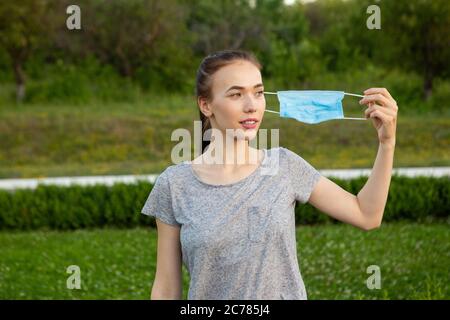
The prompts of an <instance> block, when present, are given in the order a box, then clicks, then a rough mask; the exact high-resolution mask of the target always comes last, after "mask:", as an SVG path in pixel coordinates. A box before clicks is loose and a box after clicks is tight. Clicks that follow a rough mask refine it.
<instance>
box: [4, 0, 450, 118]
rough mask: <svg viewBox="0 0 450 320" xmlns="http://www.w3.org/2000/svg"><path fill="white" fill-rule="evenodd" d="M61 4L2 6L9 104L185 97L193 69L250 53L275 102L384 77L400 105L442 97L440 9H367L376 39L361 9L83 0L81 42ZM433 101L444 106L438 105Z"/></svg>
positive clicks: (427, 1)
mask: <svg viewBox="0 0 450 320" xmlns="http://www.w3.org/2000/svg"><path fill="white" fill-rule="evenodd" d="M70 4H72V3H71V1H70V0H61V1H56V2H54V1H48V0H33V1H31V0H24V1H20V2H13V1H7V2H5V1H4V2H1V4H0V39H1V40H0V82H1V83H3V85H4V86H6V87H8V89H7V90H6V89H5V90H6V91H7V92H6V93H3V97H5V95H6V96H7V101H12V98H13V97H14V94H16V95H17V92H18V88H17V86H16V90H14V88H12V87H10V86H8V83H11V81H12V79H15V82H16V83H17V84H19V83H22V84H23V85H24V84H25V83H26V82H27V83H28V84H29V87H30V88H29V89H30V90H29V92H28V97H26V101H28V102H44V101H55V100H58V101H59V100H64V99H66V100H67V101H72V102H86V101H91V100H92V99H105V100H115V99H122V98H123V99H132V98H133V97H136V94H139V92H141V91H144V92H158V93H160V92H167V93H178V94H192V93H193V92H194V85H195V83H194V81H195V70H196V68H197V67H198V64H199V63H200V61H201V59H202V58H203V57H204V56H205V55H207V54H209V53H211V52H213V51H216V50H222V49H245V50H251V51H252V52H254V53H255V54H256V56H257V57H258V58H259V59H260V61H261V62H262V64H263V71H262V73H263V77H264V78H265V79H266V81H267V82H268V83H270V84H271V85H273V87H274V88H273V90H276V89H278V88H311V87H312V86H316V87H323V86H327V85H328V83H327V82H326V81H325V78H326V77H329V76H332V75H333V74H335V75H336V76H335V77H336V78H337V75H342V74H348V75H349V76H351V75H352V74H353V72H357V71H361V72H366V73H371V72H379V71H378V70H380V69H381V70H385V71H387V72H388V74H385V76H387V77H388V78H389V77H390V78H392V80H391V82H392V83H394V87H395V90H396V97H398V98H399V99H400V101H405V100H407V101H410V99H411V97H413V99H414V101H415V102H414V104H415V105H416V106H419V105H420V101H423V99H424V98H427V100H429V101H428V102H430V103H432V104H431V105H432V108H435V107H436V105H440V104H441V102H442V101H445V98H447V97H448V91H447V90H446V89H448V87H449V82H448V81H449V80H448V76H449V65H448V61H449V60H450V59H449V58H450V48H449V43H450V41H449V36H450V33H449V32H448V30H449V29H450V13H449V12H450V2H448V1H446V0H433V1H431V0H414V1H408V0H399V1H383V2H381V1H380V2H376V5H379V6H380V8H381V29H380V30H369V29H368V28H367V26H366V20H367V18H368V17H369V14H368V13H367V12H366V10H367V7H368V6H369V5H372V4H373V3H372V1H369V0H363V1H356V0H350V1H343V0H319V1H313V2H307V3H303V2H299V1H298V2H296V3H294V4H292V5H285V4H284V2H283V1H282V0H253V1H249V0H234V1H231V0H219V1H212V0H169V1H162V0H134V1H125V0H114V1H105V0H80V1H78V2H77V4H78V5H79V6H80V8H81V25H82V28H81V30H68V29H67V28H66V25H65V22H66V19H67V17H68V14H66V8H67V7H68V6H69V5H70ZM103 69H104V70H103ZM391 72H392V74H391ZM322 77H323V78H322ZM394 78H395V79H394ZM408 79H411V80H412V83H411V84H410V83H409V82H410V81H409V80H408ZM26 80H27V81H26ZM367 80H370V79H367ZM383 80H384V78H383ZM405 80H407V81H406V82H405ZM36 82H37V83H36ZM395 83H396V84H395ZM388 84H390V83H387V84H386V83H385V82H382V83H381V85H383V86H385V87H388ZM437 84H439V86H440V87H439V88H436V85H437ZM372 85H373V83H371V82H370V81H367V82H363V83H361V86H362V87H363V88H367V87H370V86H372ZM99 87H100V88H99ZM443 88H444V91H445V92H442V89H443ZM334 89H335V90H345V91H349V90H348V88H347V87H343V86H338V85H336V86H335V87H334ZM435 89H436V90H435ZM416 90H418V91H419V92H415V91H416ZM118 91H130V92H131V93H126V94H122V93H119V94H118ZM413 91H414V92H413ZM435 91H438V92H439V93H438V94H439V95H441V97H442V96H443V97H444V98H437V99H435V98H434V92H435ZM0 94H2V92H1V91H0ZM0 98H1V96H0ZM8 99H9V100H8ZM1 101H2V99H0V102H1ZM443 108H444V107H441V108H440V109H443Z"/></svg>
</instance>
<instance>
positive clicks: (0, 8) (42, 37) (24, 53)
mask: <svg viewBox="0 0 450 320" xmlns="http://www.w3.org/2000/svg"><path fill="white" fill-rule="evenodd" d="M48 8H49V6H48V1H47V0H22V1H20V2H16V1H3V2H2V4H1V5H0V46H1V47H2V48H3V49H4V50H5V51H6V52H7V54H8V55H9V58H10V61H11V64H12V68H13V70H14V77H15V81H16V99H17V101H18V102H21V101H22V100H23V99H24V97H25V84H26V73H25V63H26V61H27V59H28V58H29V57H30V55H31V54H32V53H33V50H36V49H37V48H39V47H40V46H42V45H43V44H45V43H46V41H48V39H49V36H48V34H49V32H51V28H50V23H48V15H47V14H46V13H47V10H48Z"/></svg>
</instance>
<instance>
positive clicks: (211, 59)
mask: <svg viewBox="0 0 450 320" xmlns="http://www.w3.org/2000/svg"><path fill="white" fill-rule="evenodd" d="M236 60H245V61H249V62H251V63H253V64H254V65H255V66H256V67H257V68H258V69H259V70H261V69H262V66H261V64H260V63H259V61H258V59H257V58H256V57H255V56H254V55H253V54H252V53H251V52H248V51H243V50H223V51H218V52H215V53H212V54H210V55H208V56H207V57H205V58H204V59H203V61H202V62H201V63H200V66H199V68H198V70H197V79H196V92H195V94H196V96H197V103H198V98H199V97H203V98H206V99H207V100H208V101H212V100H213V97H212V90H211V87H212V81H211V77H212V75H213V74H214V73H215V72H216V71H218V70H219V69H220V68H222V67H224V66H227V65H229V64H231V63H233V62H235V61H236ZM199 112H200V120H201V121H202V153H203V152H204V150H205V148H206V147H207V146H208V145H209V143H210V141H203V135H204V133H205V132H206V130H208V129H210V128H211V123H210V121H209V118H208V117H207V116H205V115H204V114H203V113H202V111H201V110H199Z"/></svg>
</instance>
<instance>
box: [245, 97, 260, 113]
mask: <svg viewBox="0 0 450 320" xmlns="http://www.w3.org/2000/svg"><path fill="white" fill-rule="evenodd" d="M256 109H257V107H256V101H255V100H253V99H252V98H251V97H248V98H247V99H246V100H245V105H244V111H245V112H255V111H256Z"/></svg>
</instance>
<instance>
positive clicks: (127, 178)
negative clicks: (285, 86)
mask: <svg viewBox="0 0 450 320" xmlns="http://www.w3.org/2000/svg"><path fill="white" fill-rule="evenodd" d="M371 171H372V169H336V170H334V169H323V170H319V172H320V173H321V174H322V175H324V176H326V177H335V178H340V179H353V178H357V177H360V176H366V177H367V176H369V175H370V173H371ZM393 174H398V175H400V176H407V177H417V176H426V177H443V176H450V167H425V168H423V167H418V168H394V169H393ZM157 177H158V174H149V175H121V176H119V175H117V176H85V177H55V178H36V179H0V189H6V190H14V189H35V188H36V187H37V186H38V185H39V184H43V185H58V186H70V185H82V186H86V185H95V184H101V185H108V186H111V185H113V184H115V183H127V184H132V183H136V182H137V181H140V180H144V181H148V182H151V183H154V182H155V180H156V178H157Z"/></svg>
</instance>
